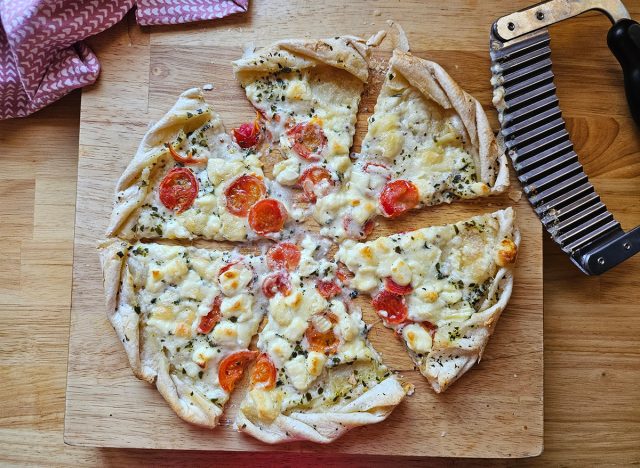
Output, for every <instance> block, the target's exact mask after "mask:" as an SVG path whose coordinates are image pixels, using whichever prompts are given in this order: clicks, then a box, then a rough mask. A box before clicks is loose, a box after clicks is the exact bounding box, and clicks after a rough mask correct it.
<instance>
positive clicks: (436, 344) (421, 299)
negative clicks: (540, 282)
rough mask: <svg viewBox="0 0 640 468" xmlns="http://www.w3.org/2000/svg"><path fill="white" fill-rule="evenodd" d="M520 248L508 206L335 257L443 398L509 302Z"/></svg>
mask: <svg viewBox="0 0 640 468" xmlns="http://www.w3.org/2000/svg"><path fill="white" fill-rule="evenodd" d="M519 242H520V234H519V232H518V230H517V229H516V228H515V227H514V213H513V210H512V209H511V208H507V209H505V210H502V211H497V212H495V213H491V214H486V215H482V216H476V217H474V218H471V219H468V220H466V221H462V222H459V223H456V224H450V225H444V226H436V227H428V228H424V229H419V230H417V231H411V232H407V233H403V234H395V235H392V236H388V237H380V238H378V239H376V240H374V241H370V242H365V243H356V242H354V241H352V240H347V241H345V242H344V243H343V244H342V246H341V247H340V249H339V251H338V253H337V255H336V259H337V260H339V261H341V262H343V263H344V264H345V265H346V266H347V268H349V270H351V271H352V272H353V273H354V274H355V276H354V278H353V279H352V281H351V284H352V285H353V287H354V288H356V289H357V290H359V291H362V292H366V293H368V294H370V295H371V297H372V305H373V307H374V309H375V310H376V311H377V313H378V315H379V316H380V317H381V318H382V321H383V323H384V325H385V326H387V327H390V328H393V329H394V330H395V332H396V333H397V334H398V336H399V337H401V339H402V340H403V341H404V343H405V345H406V348H407V350H408V352H409V354H410V356H411V358H412V360H413V362H414V363H415V365H416V366H417V367H418V368H419V370H420V372H421V373H422V374H423V375H424V376H425V377H426V378H427V380H428V381H429V383H430V384H431V386H432V387H433V389H434V390H435V391H436V392H438V393H440V392H443V391H444V390H446V388H447V387H448V386H449V385H451V384H452V383H453V382H455V381H456V380H457V379H458V378H459V377H460V376H461V375H462V374H464V373H465V372H466V371H467V370H469V369H470V368H471V367H472V366H473V365H474V364H475V363H476V362H478V361H479V360H480V358H481V357H482V352H483V350H484V348H485V346H486V345H487V342H488V340H489V336H490V335H491V333H492V332H493V330H494V328H495V325H496V323H497V321H498V318H499V317H500V314H501V313H502V311H503V310H504V309H505V307H506V305H507V302H508V301H509V297H510V296H511V290H512V287H513V271H512V270H513V265H514V263H515V260H516V254H517V250H518V245H519Z"/></svg>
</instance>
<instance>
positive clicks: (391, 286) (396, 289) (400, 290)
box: [384, 277, 413, 296]
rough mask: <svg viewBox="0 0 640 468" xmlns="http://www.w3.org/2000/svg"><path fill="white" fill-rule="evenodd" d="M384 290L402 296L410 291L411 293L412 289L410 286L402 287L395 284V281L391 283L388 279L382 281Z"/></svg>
mask: <svg viewBox="0 0 640 468" xmlns="http://www.w3.org/2000/svg"><path fill="white" fill-rule="evenodd" d="M384 289H386V290H387V291H389V292H391V293H394V294H399V295H401V296H404V295H405V294H409V293H410V292H411V291H413V288H412V287H411V285H410V284H407V285H406V286H402V285H400V284H398V283H396V282H395V281H393V280H392V279H391V278H390V277H388V278H385V279H384Z"/></svg>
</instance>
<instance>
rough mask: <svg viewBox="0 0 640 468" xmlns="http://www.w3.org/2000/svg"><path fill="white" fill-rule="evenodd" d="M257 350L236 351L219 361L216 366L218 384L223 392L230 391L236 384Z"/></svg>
mask: <svg viewBox="0 0 640 468" xmlns="http://www.w3.org/2000/svg"><path fill="white" fill-rule="evenodd" d="M257 354H258V352H257V351H249V350H248V349H247V350H244V351H237V352H235V353H233V354H230V355H229V356H227V357H226V358H224V359H223V360H222V361H220V367H219V368H218V380H219V381H220V386H221V387H222V389H223V390H224V391H225V392H232V391H233V389H234V387H235V386H236V382H238V380H240V378H241V377H242V374H244V370H245V368H246V367H247V364H249V363H250V362H251V361H253V360H254V359H255V358H256V356H257Z"/></svg>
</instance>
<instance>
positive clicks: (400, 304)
mask: <svg viewBox="0 0 640 468" xmlns="http://www.w3.org/2000/svg"><path fill="white" fill-rule="evenodd" d="M372 304H373V308H374V309H376V312H378V315H379V316H380V317H381V318H382V320H384V321H385V322H387V323H389V324H392V325H397V324H399V323H402V322H404V321H405V320H406V319H407V314H408V313H409V310H408V309H407V303H406V302H405V300H404V297H403V296H401V295H399V294H394V293H392V292H389V291H387V290H386V289H383V290H382V291H380V292H379V293H378V294H376V295H375V296H374V297H373V301H372Z"/></svg>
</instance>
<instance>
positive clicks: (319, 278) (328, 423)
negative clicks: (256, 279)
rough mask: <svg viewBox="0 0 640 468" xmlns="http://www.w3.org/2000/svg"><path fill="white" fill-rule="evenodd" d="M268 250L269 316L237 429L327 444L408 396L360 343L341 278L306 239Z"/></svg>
mask: <svg viewBox="0 0 640 468" xmlns="http://www.w3.org/2000/svg"><path fill="white" fill-rule="evenodd" d="M301 246H302V250H300V249H299V248H298V247H297V246H296V245H294V244H291V243H280V244H278V245H276V246H274V247H273V248H272V249H271V250H269V251H268V252H267V263H268V266H269V268H270V270H271V273H270V274H269V275H268V276H266V277H265V278H264V280H263V283H262V291H263V292H264V294H265V295H266V296H267V297H269V306H268V316H267V317H268V319H267V323H266V325H265V326H264V328H263V329H262V330H261V332H260V335H259V339H258V349H259V352H260V355H259V357H258V359H257V362H256V365H255V367H254V368H253V370H252V371H251V383H250V390H249V392H248V393H247V395H246V398H245V399H244V401H243V403H242V404H241V406H240V411H239V413H238V417H237V420H236V425H237V427H238V430H240V431H243V432H247V433H249V434H251V435H252V436H254V437H256V438H258V439H260V440H262V441H264V442H268V443H278V442H287V441H294V440H309V441H313V442H319V443H329V442H331V441H333V440H335V439H336V438H338V437H340V436H341V435H342V434H344V433H345V432H346V431H348V430H349V429H351V428H353V427H357V426H362V425H366V424H372V423H376V422H379V421H382V420H384V419H385V418H386V417H387V416H388V415H389V414H390V413H391V411H392V410H393V409H394V408H395V406H396V405H398V404H399V403H400V401H401V400H402V399H403V397H404V396H405V393H406V389H405V388H403V386H402V384H401V383H400V382H399V381H398V379H397V378H396V376H394V375H393V374H392V373H391V372H390V371H389V370H388V369H387V368H386V367H385V366H384V365H383V364H382V362H381V360H380V357H379V356H378V355H377V353H376V352H375V351H374V349H373V348H372V347H371V346H370V344H369V343H368V341H367V339H366V334H367V327H366V325H365V324H364V322H363V321H362V318H361V314H360V311H359V310H358V309H357V308H355V307H354V306H353V305H352V304H351V302H350V299H349V296H348V291H347V290H346V289H345V285H344V282H345V280H346V276H345V273H344V272H342V271H340V270H339V269H338V268H337V265H336V264H335V263H331V262H329V261H327V260H325V259H323V258H324V257H325V255H326V251H325V249H324V248H323V247H322V246H321V245H320V244H317V243H316V242H315V241H314V240H313V239H311V238H310V237H307V238H305V240H304V241H303V242H302V243H301Z"/></svg>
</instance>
